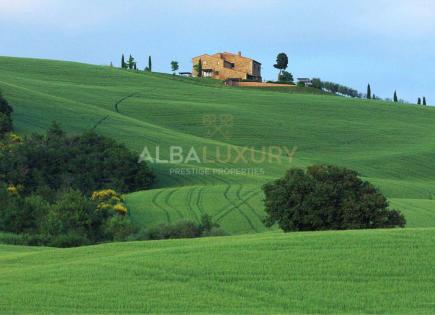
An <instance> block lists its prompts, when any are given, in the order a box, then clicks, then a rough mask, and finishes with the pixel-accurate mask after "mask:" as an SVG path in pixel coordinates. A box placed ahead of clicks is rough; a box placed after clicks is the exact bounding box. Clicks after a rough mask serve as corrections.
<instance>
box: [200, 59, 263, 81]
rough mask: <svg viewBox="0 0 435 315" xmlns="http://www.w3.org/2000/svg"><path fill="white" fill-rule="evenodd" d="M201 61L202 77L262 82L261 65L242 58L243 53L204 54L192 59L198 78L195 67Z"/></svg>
mask: <svg viewBox="0 0 435 315" xmlns="http://www.w3.org/2000/svg"><path fill="white" fill-rule="evenodd" d="M199 60H201V63H202V76H203V77H210V78H213V79H218V80H228V79H236V80H249V81H258V82H261V63H259V62H258V61H255V60H253V59H251V58H247V57H244V56H242V53H241V52H239V53H238V54H232V53H228V52H223V53H216V54H214V55H208V54H204V55H201V56H198V57H194V58H192V63H193V66H194V69H193V71H192V72H193V74H194V76H198V73H197V71H196V70H195V65H197V64H198V63H199Z"/></svg>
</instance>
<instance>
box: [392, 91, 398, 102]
mask: <svg viewBox="0 0 435 315" xmlns="http://www.w3.org/2000/svg"><path fill="white" fill-rule="evenodd" d="M393 101H394V103H397V102H398V101H399V99H398V98H397V92H396V91H394V97H393Z"/></svg>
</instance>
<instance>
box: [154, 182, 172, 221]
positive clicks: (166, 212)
mask: <svg viewBox="0 0 435 315" xmlns="http://www.w3.org/2000/svg"><path fill="white" fill-rule="evenodd" d="M163 192H164V190H160V191H159V192H158V193H156V194H154V196H153V199H152V200H151V203H152V204H153V205H155V206H156V207H157V208H158V209H160V210H162V211H163V213H164V214H165V216H166V220H167V221H168V223H171V217H170V215H169V211H168V210H166V209H165V208H163V207H162V206H160V205H159V204H158V203H157V198H158V197H159V196H160V195H161V194H162V193H163Z"/></svg>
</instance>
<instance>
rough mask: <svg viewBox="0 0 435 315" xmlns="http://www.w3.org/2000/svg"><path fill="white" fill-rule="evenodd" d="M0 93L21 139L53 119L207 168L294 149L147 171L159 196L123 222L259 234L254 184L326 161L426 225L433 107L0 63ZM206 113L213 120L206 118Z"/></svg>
mask: <svg viewBox="0 0 435 315" xmlns="http://www.w3.org/2000/svg"><path fill="white" fill-rule="evenodd" d="M0 88H1V89H2V91H3V92H4V94H5V96H6V97H7V98H8V99H9V100H10V102H11V104H12V105H13V106H14V108H15V114H14V121H15V125H16V129H17V131H18V132H19V133H23V134H26V133H31V132H38V131H43V130H44V129H46V128H48V127H49V126H50V124H51V122H52V121H54V120H55V121H58V122H60V123H61V125H62V126H63V127H64V128H65V129H66V130H67V131H69V132H79V131H83V130H86V129H91V128H94V127H95V128H96V130H97V131H98V132H100V133H102V134H105V135H108V136H111V137H113V138H115V139H117V140H118V141H121V142H123V143H125V144H127V145H128V146H129V147H130V148H131V149H133V150H135V151H137V152H138V154H139V153H140V152H142V150H143V148H144V147H145V146H147V147H148V148H149V150H150V153H151V154H152V155H155V154H154V151H155V147H156V146H159V148H160V153H161V159H167V158H168V155H169V147H170V146H174V145H175V146H181V147H182V148H183V149H184V152H185V153H187V151H188V150H189V149H190V148H191V146H193V147H194V148H195V150H196V151H197V152H199V153H201V152H203V151H202V150H203V148H204V147H205V148H206V149H207V158H208V159H209V160H215V159H216V148H220V150H221V151H220V152H222V153H221V154H222V158H221V160H224V158H223V156H224V154H226V152H227V150H228V146H229V145H231V146H232V147H234V148H236V149H235V150H239V151H240V150H243V148H244V147H248V148H249V151H247V154H246V156H250V154H252V152H254V153H253V154H254V155H255V154H257V157H258V155H259V154H260V153H261V152H262V148H263V147H269V146H280V147H283V146H286V147H287V148H289V149H290V150H295V153H294V155H293V158H292V159H289V158H288V156H287V155H286V154H285V153H284V152H283V153H282V155H281V158H282V163H277V162H273V163H269V162H268V161H266V162H263V163H253V162H250V161H248V163H245V162H244V161H243V160H240V161H237V162H236V163H234V159H235V155H233V156H234V159H232V160H231V161H229V162H225V161H222V162H220V163H211V162H207V161H206V162H205V163H201V164H198V163H196V162H189V163H187V164H183V165H181V166H180V165H169V164H154V165H153V169H154V170H155V171H156V173H157V174H158V186H157V187H156V188H158V189H155V190H150V191H144V192H137V193H134V194H131V195H129V196H127V203H128V204H129V206H130V208H131V210H132V211H131V212H132V215H133V216H134V217H135V218H137V219H138V222H143V223H144V224H157V223H161V222H174V221H176V220H179V219H181V218H192V219H196V218H198V216H199V215H200V214H201V213H205V212H207V213H209V214H211V215H213V216H214V217H215V218H216V219H217V220H219V221H220V223H221V224H222V226H223V227H224V229H226V230H227V231H228V232H229V233H233V234H234V233H246V232H260V231H264V230H265V228H264V226H263V224H262V222H261V219H262V217H263V216H264V212H263V206H262V193H261V185H262V184H263V183H264V182H266V181H269V180H271V179H274V178H277V177H279V176H281V175H282V174H283V173H284V172H285V170H286V169H288V168H289V167H292V166H307V165H310V164H314V163H331V164H337V165H341V166H347V167H350V168H353V169H356V170H358V171H359V172H360V173H361V174H362V176H364V177H365V178H367V179H368V180H370V181H371V182H373V183H375V184H376V185H377V186H379V187H380V188H381V189H382V191H383V192H384V193H385V194H386V195H387V196H388V197H389V198H391V200H392V201H393V205H394V206H396V205H397V206H398V207H399V208H400V209H402V210H403V211H404V212H405V214H406V215H407V217H408V221H409V225H410V226H412V227H416V226H420V225H422V226H435V210H434V203H433V202H432V199H433V198H434V197H435V188H434V187H435V185H434V184H435V165H434V163H433V162H434V156H435V142H434V141H433V139H435V128H433V122H434V121H435V109H432V108H424V107H417V106H411V105H401V104H392V103H385V102H379V101H364V100H352V99H347V98H342V97H333V96H329V95H309V94H299V93H286V92H284V91H282V90H280V92H277V91H273V90H272V91H271V90H261V89H241V88H229V87H224V86H223V85H222V84H221V83H220V82H218V81H214V80H207V79H202V80H198V79H191V78H181V77H174V76H171V75H165V74H158V73H133V72H128V71H122V70H119V69H115V68H110V67H103V66H93V65H85V64H78V63H72V62H61V61H48V60H35V59H20V58H8V57H1V58H0ZM121 100H122V101H121ZM120 101H121V102H120ZM117 103H119V104H117ZM115 104H117V105H115ZM227 116H230V117H232V122H231V124H227V126H226V125H225V121H223V122H222V121H220V120H219V119H220V118H221V117H227ZM207 117H208V118H207ZM210 117H214V118H215V119H217V123H216V124H213V123H210V121H208V122H207V119H209V118H210ZM216 126H217V127H222V128H223V132H220V131H219V130H218V131H216V129H215V127H216ZM233 152H235V151H233ZM225 156H226V155H225ZM267 160H268V159H267ZM171 167H186V168H196V169H197V168H202V169H204V168H214V169H219V168H234V167H239V168H240V167H242V168H262V169H263V170H264V173H261V174H260V175H252V176H229V175H219V174H213V175H210V176H201V175H192V176H174V175H170V174H169V172H170V168H171ZM408 200H409V201H408ZM415 212H418V213H420V214H421V215H422V216H423V217H424V219H421V218H420V216H419V215H418V214H415Z"/></svg>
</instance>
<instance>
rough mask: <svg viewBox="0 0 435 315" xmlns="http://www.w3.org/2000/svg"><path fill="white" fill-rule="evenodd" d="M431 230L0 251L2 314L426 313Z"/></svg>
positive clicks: (430, 293)
mask: <svg viewBox="0 0 435 315" xmlns="http://www.w3.org/2000/svg"><path fill="white" fill-rule="evenodd" d="M434 242H435V230H434V229H423V228H421V229H405V230H389V231H386V230H376V231H375V230H374V231H346V232H318V233H290V234H283V233H278V232H272V233H271V232H269V233H260V234H253V235H243V236H231V237H217V238H204V239H194V240H170V241H147V242H130V243H113V244H103V245H97V246H85V247H80V248H70V249H54V248H51V249H49V248H41V247H33V248H31V247H20V246H2V245H0V271H1V272H0V294H1V297H2V299H1V303H0V313H2V314H27V313H29V314H30V313H31V314H284V313H286V314H395V315H398V314H433V313H434V312H435V304H434V300H435V290H434V281H435V278H434V274H433V261H434V259H435V255H434V253H435V252H434V251H433V244H434Z"/></svg>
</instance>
